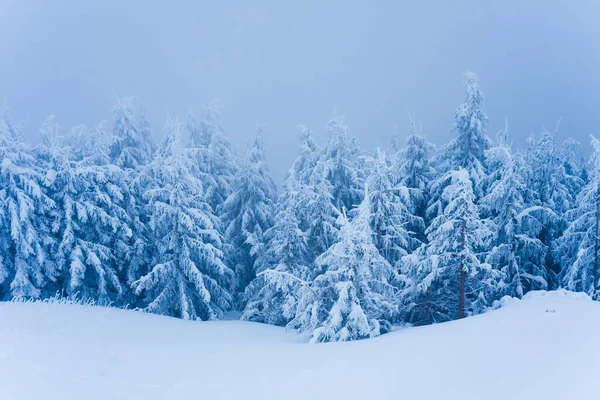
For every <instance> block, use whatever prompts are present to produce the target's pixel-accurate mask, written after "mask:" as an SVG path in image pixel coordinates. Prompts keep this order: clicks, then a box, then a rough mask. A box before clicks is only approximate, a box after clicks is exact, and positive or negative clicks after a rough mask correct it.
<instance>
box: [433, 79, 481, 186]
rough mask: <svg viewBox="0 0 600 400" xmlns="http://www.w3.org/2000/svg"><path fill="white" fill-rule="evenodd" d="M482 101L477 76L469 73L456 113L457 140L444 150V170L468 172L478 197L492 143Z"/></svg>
mask: <svg viewBox="0 0 600 400" xmlns="http://www.w3.org/2000/svg"><path fill="white" fill-rule="evenodd" d="M483 100H484V99H483V94H482V93H481V89H480V88H479V80H478V78H477V75H476V74H475V73H473V72H466V73H465V97H464V102H463V103H462V104H461V105H460V106H458V108H457V109H456V112H455V113H454V126H453V127H452V130H453V131H454V132H456V133H457V135H458V136H457V137H456V138H455V139H453V140H452V141H451V142H450V143H449V144H448V145H447V146H446V147H445V148H444V149H443V150H442V151H443V153H442V160H443V161H442V166H443V168H444V170H445V171H448V170H454V169H458V168H464V169H466V170H467V172H468V173H469V177H470V179H471V180H472V181H473V185H474V190H475V195H476V196H477V197H478V196H479V195H480V191H481V190H482V188H481V184H482V182H483V180H484V179H485V176H486V174H487V171H486V167H485V154H484V152H485V150H486V149H488V148H489V146H490V139H489V138H488V136H487V133H486V125H487V123H488V117H487V115H486V114H485V112H484V111H483ZM445 171H444V172H445Z"/></svg>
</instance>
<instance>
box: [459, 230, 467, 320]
mask: <svg viewBox="0 0 600 400" xmlns="http://www.w3.org/2000/svg"><path fill="white" fill-rule="evenodd" d="M466 244H467V222H466V221H465V220H464V219H463V220H462V251H463V256H462V257H461V260H460V264H459V268H460V277H459V283H458V319H461V318H463V317H464V316H465V258H464V257H465V256H464V251H465V247H466Z"/></svg>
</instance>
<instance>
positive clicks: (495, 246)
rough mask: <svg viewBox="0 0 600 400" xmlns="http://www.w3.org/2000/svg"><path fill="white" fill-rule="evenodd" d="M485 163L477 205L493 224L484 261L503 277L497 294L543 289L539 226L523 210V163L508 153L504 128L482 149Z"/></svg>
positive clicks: (506, 132)
mask: <svg viewBox="0 0 600 400" xmlns="http://www.w3.org/2000/svg"><path fill="white" fill-rule="evenodd" d="M486 160H487V165H488V169H489V170H490V171H492V173H491V174H490V176H489V177H488V180H489V183H488V186H489V189H488V190H487V193H486V195H485V197H484V198H483V199H482V200H481V205H482V209H483V211H484V213H486V214H487V215H488V216H489V217H490V218H491V219H492V222H493V227H492V237H491V240H490V251H489V253H488V254H487V258H486V261H487V262H488V263H489V264H490V265H491V266H492V268H494V269H496V270H498V271H500V272H502V274H503V277H504V283H503V284H502V285H501V287H500V290H501V292H500V293H499V294H498V295H499V296H500V295H509V296H518V297H522V296H523V294H524V293H526V292H527V291H529V290H533V289H546V288H547V282H546V273H545V269H544V260H545V257H546V253H547V248H546V246H544V245H543V243H542V242H541V241H540V240H539V239H537V238H536V235H537V233H538V230H539V229H540V228H541V224H540V223H539V221H537V220H536V219H535V217H534V215H535V213H529V212H528V211H526V205H525V200H524V199H523V193H524V191H525V174H524V173H523V172H524V164H523V161H522V159H521V158H520V157H519V156H518V155H514V154H513V153H512V151H511V148H510V144H509V143H508V131H507V128H505V129H504V130H503V131H500V132H499V134H498V142H497V145H496V146H494V147H492V148H490V149H489V150H486ZM524 210H525V212H524V213H522V212H523V211H524Z"/></svg>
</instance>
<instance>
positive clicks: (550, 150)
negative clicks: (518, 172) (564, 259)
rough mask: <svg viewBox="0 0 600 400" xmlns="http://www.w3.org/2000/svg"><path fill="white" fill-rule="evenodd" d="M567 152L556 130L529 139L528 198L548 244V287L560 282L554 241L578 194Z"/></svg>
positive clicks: (541, 237)
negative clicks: (570, 177) (570, 179)
mask: <svg viewBox="0 0 600 400" xmlns="http://www.w3.org/2000/svg"><path fill="white" fill-rule="evenodd" d="M564 156H565V152H564V148H563V147H562V146H561V144H560V143H559V142H558V134H557V133H556V132H554V133H551V132H549V131H548V130H544V131H543V132H542V134H541V135H540V137H539V139H537V140H536V139H535V138H529V139H528V146H527V152H526V153H525V160H526V161H527V167H528V168H527V171H528V173H527V181H526V182H527V188H526V193H525V199H526V201H527V205H528V206H529V209H530V210H531V213H530V214H531V215H534V216H535V218H536V219H537V220H538V221H540V222H541V223H542V224H543V227H542V228H541V229H540V230H539V232H538V234H537V236H536V237H537V238H538V239H539V240H540V241H541V242H542V243H543V244H544V246H546V247H547V248H548V253H547V257H546V260H545V262H544V267H545V269H546V279H547V281H548V288H549V289H554V288H556V287H558V285H559V275H560V273H561V266H560V265H559V263H558V261H557V260H556V259H555V257H554V255H555V254H556V251H555V250H554V245H555V241H556V239H557V238H558V237H559V236H560V235H561V232H562V231H563V230H564V229H565V213H566V212H567V211H568V210H569V209H570V208H572V206H573V202H574V200H573V196H575V195H576V194H575V193H573V194H571V193H570V192H569V187H568V185H567V180H566V171H565V157H564Z"/></svg>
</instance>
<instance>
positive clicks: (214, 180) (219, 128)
mask: <svg viewBox="0 0 600 400" xmlns="http://www.w3.org/2000/svg"><path fill="white" fill-rule="evenodd" d="M187 129H188V132H189V135H190V143H189V147H190V148H191V149H192V151H193V155H194V159H195V163H194V168H193V171H194V174H195V175H196V176H197V177H198V178H200V179H201V180H202V181H203V182H204V187H205V192H206V198H207V201H208V203H209V204H210V206H211V207H212V208H213V210H215V212H216V213H217V214H220V212H221V207H222V204H223V202H224V201H225V199H226V198H227V197H228V196H229V194H230V191H231V182H232V181H233V177H234V175H235V172H236V165H235V156H234V153H233V150H232V147H231V143H230V142H229V140H228V139H227V136H226V135H225V129H224V128H223V124H222V123H221V103H220V101H219V100H217V99H214V100H212V101H211V102H210V103H209V104H208V106H207V107H205V108H204V113H203V116H202V119H201V120H200V121H199V122H198V121H196V119H195V118H194V116H193V115H192V114H190V117H189V119H188V123H187Z"/></svg>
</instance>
